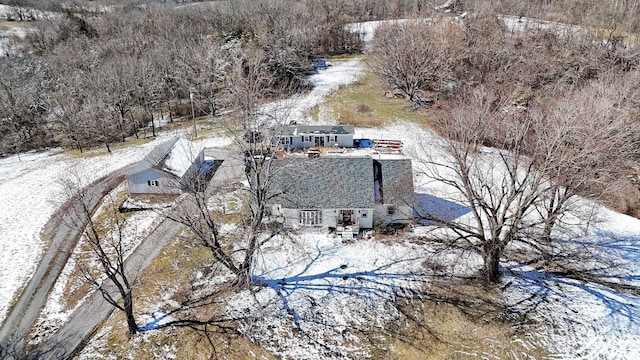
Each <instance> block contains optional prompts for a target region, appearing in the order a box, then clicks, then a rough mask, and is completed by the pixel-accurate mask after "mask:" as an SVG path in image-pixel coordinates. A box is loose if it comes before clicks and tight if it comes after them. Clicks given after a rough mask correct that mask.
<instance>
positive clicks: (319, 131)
mask: <svg viewBox="0 0 640 360" xmlns="http://www.w3.org/2000/svg"><path fill="white" fill-rule="evenodd" d="M354 128H355V127H354V126H353V125H290V126H287V127H284V128H283V129H282V130H281V131H280V132H279V133H277V134H275V135H274V137H273V141H274V143H277V144H278V145H279V146H282V147H283V148H285V149H287V150H289V149H305V148H310V147H353V133H354Z"/></svg>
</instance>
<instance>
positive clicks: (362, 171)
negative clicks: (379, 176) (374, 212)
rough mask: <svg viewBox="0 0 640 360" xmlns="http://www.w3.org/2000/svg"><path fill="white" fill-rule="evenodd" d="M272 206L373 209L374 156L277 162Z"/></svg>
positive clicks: (286, 159)
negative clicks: (279, 193) (279, 204)
mask: <svg viewBox="0 0 640 360" xmlns="http://www.w3.org/2000/svg"><path fill="white" fill-rule="evenodd" d="M277 166H278V167H279V170H278V171H277V173H276V176H275V179H274V181H273V184H274V185H275V187H274V188H272V189H273V191H278V190H281V191H283V192H284V194H283V195H281V196H280V197H279V198H277V199H272V200H271V201H270V202H271V203H281V204H282V205H283V207H285V208H297V209H355V208H373V207H374V198H373V195H374V194H373V160H372V159H371V157H368V156H366V157H355V156H354V157H337V156H336V157H331V156H325V157H320V158H315V159H314V158H303V157H299V158H285V159H284V160H281V161H279V162H278V163H277Z"/></svg>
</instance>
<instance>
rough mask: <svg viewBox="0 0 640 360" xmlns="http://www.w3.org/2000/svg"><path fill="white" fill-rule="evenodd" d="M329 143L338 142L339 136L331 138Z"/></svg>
mask: <svg viewBox="0 0 640 360" xmlns="http://www.w3.org/2000/svg"><path fill="white" fill-rule="evenodd" d="M329 142H338V136H337V135H331V136H329Z"/></svg>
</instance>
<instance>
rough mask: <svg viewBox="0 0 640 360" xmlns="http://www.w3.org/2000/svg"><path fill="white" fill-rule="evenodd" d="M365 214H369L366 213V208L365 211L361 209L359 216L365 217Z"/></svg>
mask: <svg viewBox="0 0 640 360" xmlns="http://www.w3.org/2000/svg"><path fill="white" fill-rule="evenodd" d="M367 215H369V213H367V211H366V210H365V211H361V212H360V217H362V218H366V217H367Z"/></svg>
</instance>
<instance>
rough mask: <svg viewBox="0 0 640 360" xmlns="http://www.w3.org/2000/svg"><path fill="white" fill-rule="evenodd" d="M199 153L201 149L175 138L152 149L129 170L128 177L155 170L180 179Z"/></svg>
mask: <svg viewBox="0 0 640 360" xmlns="http://www.w3.org/2000/svg"><path fill="white" fill-rule="evenodd" d="M201 151H202V148H201V147H199V146H197V145H195V144H194V143H192V142H191V141H189V140H187V139H184V138H179V137H176V138H174V139H171V140H169V141H166V142H163V143H161V144H159V145H157V146H156V147H154V148H153V150H151V151H150V152H149V153H148V154H147V155H146V156H145V157H144V158H143V159H142V160H140V161H139V162H138V163H137V164H136V165H135V166H134V167H132V168H131V170H129V175H133V174H137V173H140V172H143V171H146V170H149V169H152V168H155V169H159V170H162V171H164V172H167V173H169V174H173V175H175V176H177V177H182V176H184V174H185V173H186V172H187V171H188V170H189V168H190V167H191V164H193V162H194V160H195V159H196V158H197V157H198V154H199V153H200V152H201Z"/></svg>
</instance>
